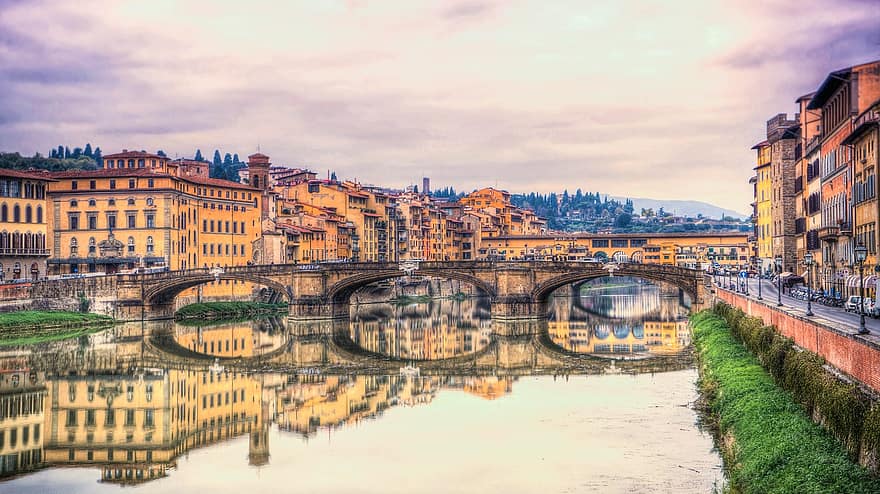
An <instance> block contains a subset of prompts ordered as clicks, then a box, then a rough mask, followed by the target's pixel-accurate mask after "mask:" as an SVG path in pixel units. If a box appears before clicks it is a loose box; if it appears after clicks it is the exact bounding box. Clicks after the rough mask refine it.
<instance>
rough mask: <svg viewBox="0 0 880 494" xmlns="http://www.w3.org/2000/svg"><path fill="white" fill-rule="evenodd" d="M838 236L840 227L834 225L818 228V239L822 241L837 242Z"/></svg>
mask: <svg viewBox="0 0 880 494" xmlns="http://www.w3.org/2000/svg"><path fill="white" fill-rule="evenodd" d="M838 236H840V228H838V227H836V226H823V227H821V228H819V240H821V241H823V242H837V237H838Z"/></svg>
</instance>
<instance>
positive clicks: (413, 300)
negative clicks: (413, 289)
mask: <svg viewBox="0 0 880 494" xmlns="http://www.w3.org/2000/svg"><path fill="white" fill-rule="evenodd" d="M433 298H434V297H431V296H430V295H401V296H399V297H394V298H392V299H391V300H389V301H388V302H389V303H390V304H391V305H412V304H427V303H428V302H430V301H431V299H433Z"/></svg>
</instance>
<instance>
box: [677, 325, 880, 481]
mask: <svg viewBox="0 0 880 494" xmlns="http://www.w3.org/2000/svg"><path fill="white" fill-rule="evenodd" d="M691 322H692V325H693V330H694V345H695V347H696V349H697V352H698V354H699V357H700V363H701V369H700V374H701V381H700V387H701V389H702V391H703V393H704V397H705V399H706V401H707V404H708V407H709V412H710V415H711V417H712V418H714V419H715V420H717V426H718V433H719V437H720V438H728V437H732V438H733V441H725V440H721V441H720V442H721V443H722V454H723V456H724V458H725V464H726V466H727V469H728V473H729V477H730V490H731V492H736V493H743V494H751V493H761V494H763V493H780V494H783V493H792V494H794V493H797V494H810V493H816V494H819V493H821V494H825V493H846V494H859V493H878V492H880V480H878V479H877V478H874V477H872V476H871V475H870V474H869V473H868V471H867V470H866V469H865V468H862V467H861V466H859V465H857V464H855V463H853V462H852V461H850V459H849V457H848V455H847V452H846V450H845V449H844V448H843V447H842V446H841V444H840V443H839V442H837V441H836V440H835V439H834V438H833V437H832V436H831V435H830V434H828V433H827V432H826V431H824V430H823V429H822V428H821V427H820V426H818V425H816V424H815V423H813V421H812V420H811V419H810V417H809V416H807V414H806V413H805V411H804V409H803V408H802V407H801V406H800V405H798V404H797V403H796V402H795V401H794V400H793V398H792V396H791V395H790V394H788V393H786V392H785V391H783V390H782V389H780V388H779V387H778V386H777V385H776V383H774V381H773V377H772V376H771V375H770V374H768V373H767V372H766V371H765V370H764V369H763V368H762V367H761V364H760V363H759V362H758V360H757V359H756V358H755V357H754V356H753V355H752V354H751V353H749V351H748V350H747V349H746V348H745V347H744V346H743V345H742V344H741V343H739V342H738V341H737V340H736V339H735V338H734V336H733V334H732V333H731V331H730V327H729V326H728V324H727V322H726V321H725V320H724V319H723V318H721V317H720V316H718V315H715V314H713V313H712V312H710V311H703V312H701V313H699V314H695V315H694V316H692V318H691ZM763 336H764V337H766V335H763Z"/></svg>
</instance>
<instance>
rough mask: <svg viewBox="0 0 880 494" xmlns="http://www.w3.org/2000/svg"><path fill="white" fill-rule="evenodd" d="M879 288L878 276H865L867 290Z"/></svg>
mask: <svg viewBox="0 0 880 494" xmlns="http://www.w3.org/2000/svg"><path fill="white" fill-rule="evenodd" d="M875 286H877V276H875V275H873V274H871V275H868V276H865V288H874V287H875Z"/></svg>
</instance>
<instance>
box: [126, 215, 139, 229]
mask: <svg viewBox="0 0 880 494" xmlns="http://www.w3.org/2000/svg"><path fill="white" fill-rule="evenodd" d="M126 217H127V218H128V227H129V228H137V214H135V213H128V215H126Z"/></svg>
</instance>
